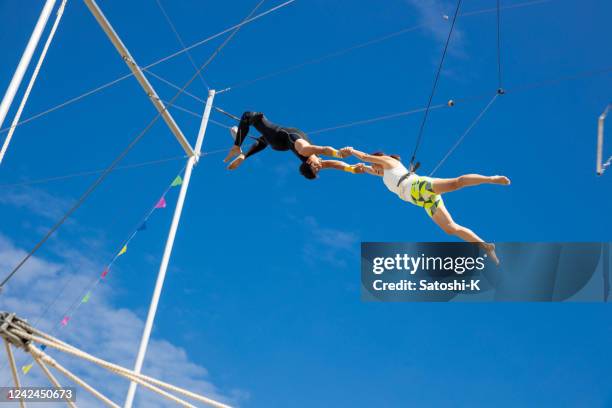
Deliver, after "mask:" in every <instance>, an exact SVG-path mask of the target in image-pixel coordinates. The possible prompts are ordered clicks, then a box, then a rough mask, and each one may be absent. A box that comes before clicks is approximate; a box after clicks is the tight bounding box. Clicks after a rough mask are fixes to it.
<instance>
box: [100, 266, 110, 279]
mask: <svg viewBox="0 0 612 408" xmlns="http://www.w3.org/2000/svg"><path fill="white" fill-rule="evenodd" d="M106 275H108V268H104V270H103V271H102V273H101V274H100V278H102V279H104V278H106Z"/></svg>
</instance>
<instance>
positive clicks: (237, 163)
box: [227, 154, 245, 170]
mask: <svg viewBox="0 0 612 408" xmlns="http://www.w3.org/2000/svg"><path fill="white" fill-rule="evenodd" d="M244 159H245V157H244V154H241V155H240V156H238V157H236V158H235V159H234V160H233V161H232V162H231V163H230V164H229V166H227V169H228V170H236V169H237V168H238V167H239V166H240V165H241V164H242V162H243V161H244Z"/></svg>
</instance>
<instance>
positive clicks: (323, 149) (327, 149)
mask: <svg viewBox="0 0 612 408" xmlns="http://www.w3.org/2000/svg"><path fill="white" fill-rule="evenodd" d="M295 150H296V151H297V152H298V153H299V154H300V155H301V156H304V157H309V156H312V155H313V154H316V155H322V156H328V157H337V158H339V159H343V158H345V157H348V156H350V154H349V152H348V151H346V152H345V151H343V150H337V149H335V148H334V147H332V146H317V145H313V144H311V143H309V142H308V141H306V140H304V139H299V140H297V141H296V142H295Z"/></svg>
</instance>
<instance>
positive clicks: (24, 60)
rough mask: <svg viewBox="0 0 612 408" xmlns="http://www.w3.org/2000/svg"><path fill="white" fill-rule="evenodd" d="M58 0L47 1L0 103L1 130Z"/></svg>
mask: <svg viewBox="0 0 612 408" xmlns="http://www.w3.org/2000/svg"><path fill="white" fill-rule="evenodd" d="M55 1H56V0H47V2H46V3H45V6H44V7H43V9H42V12H41V13H40V16H39V17H38V21H37V22H36V26H34V31H32V35H31V36H30V40H29V41H28V45H27V46H26V48H25V51H24V52H23V55H22V56H21V60H20V61H19V65H17V69H16V70H15V73H14V74H13V78H12V79H11V82H10V84H9V86H8V88H7V90H6V93H5V94H4V97H3V98H2V103H0V128H2V124H3V123H4V119H6V115H7V113H8V111H9V109H10V107H11V104H12V103H13V99H14V98H15V94H16V93H17V90H18V89H19V85H21V81H22V80H23V76H24V75H25V73H26V71H27V69H28V65H30V61H31V60H32V55H34V51H35V50H36V47H37V46H38V41H40V37H41V36H42V33H43V31H44V29H45V26H46V25H47V20H48V19H49V16H50V15H51V11H52V10H53V6H55Z"/></svg>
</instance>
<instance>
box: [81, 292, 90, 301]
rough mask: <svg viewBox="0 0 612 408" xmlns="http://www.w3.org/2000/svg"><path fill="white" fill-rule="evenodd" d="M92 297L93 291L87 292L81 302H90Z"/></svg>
mask: <svg viewBox="0 0 612 408" xmlns="http://www.w3.org/2000/svg"><path fill="white" fill-rule="evenodd" d="M90 297H91V292H87V294H86V295H85V296H83V299H82V300H81V303H87V302H89V298H90Z"/></svg>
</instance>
